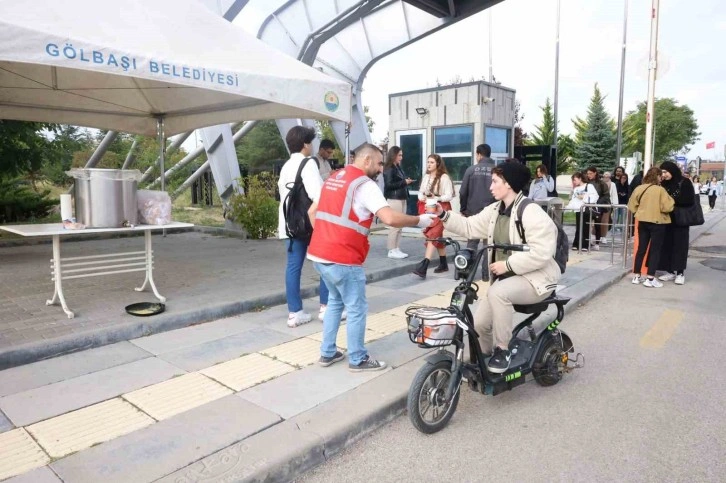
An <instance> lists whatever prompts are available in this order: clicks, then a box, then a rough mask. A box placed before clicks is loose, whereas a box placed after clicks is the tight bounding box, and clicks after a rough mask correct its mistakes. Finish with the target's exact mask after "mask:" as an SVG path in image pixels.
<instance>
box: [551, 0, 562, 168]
mask: <svg viewBox="0 0 726 483" xmlns="http://www.w3.org/2000/svg"><path fill="white" fill-rule="evenodd" d="M559 93H560V0H557V33H556V37H555V105H554V106H553V107H554V111H555V112H554V123H555V126H554V129H553V133H552V144H553V145H554V148H555V156H559V154H560V153H558V152H557V122H558V121H557V115H558V112H557V111H558V107H559ZM551 163H552V164H551V167H552V168H554V169H553V170H552V171H553V172H556V169H557V158H555V159H554V161H552V162H551Z"/></svg>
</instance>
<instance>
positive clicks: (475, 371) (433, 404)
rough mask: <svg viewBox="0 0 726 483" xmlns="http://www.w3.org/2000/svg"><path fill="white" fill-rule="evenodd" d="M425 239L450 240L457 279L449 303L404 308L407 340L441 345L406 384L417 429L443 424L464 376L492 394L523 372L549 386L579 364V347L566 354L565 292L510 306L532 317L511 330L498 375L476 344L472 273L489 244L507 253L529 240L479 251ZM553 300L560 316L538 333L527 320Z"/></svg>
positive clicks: (435, 428)
mask: <svg viewBox="0 0 726 483" xmlns="http://www.w3.org/2000/svg"><path fill="white" fill-rule="evenodd" d="M430 241H437V242H439V243H443V244H445V245H447V246H453V247H454V249H455V251H456V255H455V257H454V267H455V271H454V279H455V280H462V281H461V282H460V283H459V285H458V286H457V287H456V289H454V293H453V294H452V296H451V305H450V306H449V307H448V308H433V307H420V306H412V307H409V308H408V309H406V322H407V325H408V335H409V338H410V340H411V341H412V342H414V343H415V344H418V345H419V346H420V347H422V348H426V349H429V348H439V350H438V351H436V352H434V353H432V354H431V355H429V356H428V357H427V358H426V364H425V365H424V366H423V367H422V368H421V369H420V370H419V371H418V373H417V374H416V377H415V378H414V380H413V382H412V384H411V388H410V389H409V393H408V415H409V418H410V419H411V422H412V423H413V425H414V426H415V427H416V429H418V430H419V431H421V432H423V433H435V432H437V431H440V430H441V429H443V428H444V427H445V426H446V425H447V424H448V422H449V420H450V419H451V417H452V416H453V415H454V412H455V411H456V407H457V405H458V403H459V396H460V392H459V389H460V387H461V385H462V380H466V383H467V384H468V386H469V388H470V389H472V390H473V391H475V392H478V393H480V394H487V395H492V396H496V395H497V394H500V393H502V392H504V391H508V390H511V389H512V388H514V387H517V386H519V385H522V384H524V383H525V382H526V381H527V376H530V377H532V378H533V379H534V380H535V381H537V383H539V384H540V385H542V386H552V385H555V384H557V383H558V382H559V381H560V379H561V378H562V375H563V374H564V373H567V372H570V371H571V370H573V369H575V368H580V367H584V364H585V358H584V356H583V355H582V354H580V353H577V354H576V355H574V356H573V357H571V356H570V354H574V347H573V344H572V340H571V339H570V337H569V336H568V335H567V334H566V333H565V332H563V331H562V330H560V329H559V327H558V326H559V324H560V323H561V322H562V319H563V318H564V315H565V311H564V307H565V305H566V304H567V302H569V301H570V299H569V298H566V297H560V296H558V295H557V294H556V293H553V294H552V295H551V296H550V297H548V298H547V299H545V300H543V301H542V302H538V303H536V304H529V305H514V310H515V312H519V313H522V314H527V315H529V316H528V317H527V318H526V319H525V320H523V321H522V322H520V323H519V324H517V325H516V327H514V329H513V330H512V339H511V340H510V342H509V350H510V352H511V354H512V359H511V362H510V365H509V369H507V371H506V372H504V373H502V374H494V373H491V372H489V370H488V369H487V365H486V362H487V360H488V359H489V357H490V356H489V355H487V354H483V353H482V351H481V346H480V345H479V340H478V339H479V334H477V332H476V330H475V328H474V317H473V315H472V312H471V309H470V306H471V304H472V303H474V301H475V300H477V299H478V295H477V292H478V291H479V287H478V285H477V284H476V283H474V277H475V276H476V273H477V270H478V267H479V265H480V263H481V262H482V259H484V257H485V256H486V254H487V253H488V249H500V250H504V251H508V252H512V251H528V250H529V247H528V246H527V245H511V244H491V245H485V246H484V248H483V249H482V250H480V251H479V252H478V253H477V252H475V251H474V250H471V249H469V248H464V249H462V248H461V246H460V245H459V243H458V242H457V241H456V240H454V239H452V238H437V239H435V240H430ZM550 305H555V306H556V307H557V315H556V316H555V318H554V320H553V321H552V322H551V323H549V324H548V325H547V326H546V327H545V328H544V329H542V330H541V331H540V333H539V334H537V331H536V330H535V328H534V327H533V325H532V323H533V322H534V321H535V320H536V319H537V317H539V316H540V314H542V312H545V311H546V310H547V308H548V307H549V306H550ZM520 333H522V334H520ZM467 338H468V345H469V356H470V358H469V361H465V360H464V347H465V341H466V340H467ZM449 346H453V350H454V352H451V351H450V350H447V348H448V347H449Z"/></svg>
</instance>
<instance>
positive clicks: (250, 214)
mask: <svg viewBox="0 0 726 483" xmlns="http://www.w3.org/2000/svg"><path fill="white" fill-rule="evenodd" d="M240 185H242V186H245V185H246V186H247V191H246V192H245V194H244V195H241V194H234V195H232V197H231V198H230V200H229V204H230V210H229V214H228V216H229V218H230V219H231V220H233V221H236V222H237V223H239V224H240V225H242V226H243V227H244V229H245V230H246V231H247V234H248V235H249V237H250V238H252V239H255V240H260V239H264V238H269V237H271V236H274V235H275V233H276V232H277V212H278V202H277V201H275V198H274V189H275V186H276V185H277V180H276V179H275V177H274V176H273V175H272V174H270V173H260V174H258V175H253V176H249V177H247V178H246V180H240Z"/></svg>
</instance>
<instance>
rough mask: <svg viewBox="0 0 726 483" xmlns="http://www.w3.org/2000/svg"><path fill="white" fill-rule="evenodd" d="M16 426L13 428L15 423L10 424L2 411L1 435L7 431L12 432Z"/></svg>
mask: <svg viewBox="0 0 726 483" xmlns="http://www.w3.org/2000/svg"><path fill="white" fill-rule="evenodd" d="M14 427H15V426H13V423H11V422H10V420H9V419H8V418H7V416H5V414H3V413H2V411H0V433H4V432H5V431H10V430H11V429H13V428H14Z"/></svg>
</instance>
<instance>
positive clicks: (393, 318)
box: [366, 312, 406, 335]
mask: <svg viewBox="0 0 726 483" xmlns="http://www.w3.org/2000/svg"><path fill="white" fill-rule="evenodd" d="M366 329H368V330H372V331H374V332H378V333H380V334H383V335H388V334H392V333H394V332H398V331H399V330H405V329H406V319H405V318H404V317H402V316H398V315H393V314H390V313H386V312H381V313H380V314H375V315H371V316H368V318H367V319H366Z"/></svg>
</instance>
